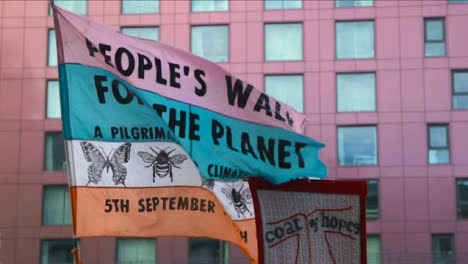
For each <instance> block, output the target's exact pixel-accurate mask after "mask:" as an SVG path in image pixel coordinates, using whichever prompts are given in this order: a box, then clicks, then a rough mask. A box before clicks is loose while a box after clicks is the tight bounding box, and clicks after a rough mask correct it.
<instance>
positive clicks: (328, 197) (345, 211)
mask: <svg viewBox="0 0 468 264" xmlns="http://www.w3.org/2000/svg"><path fill="white" fill-rule="evenodd" d="M249 183H250V187H251V192H252V196H253V202H254V207H255V212H256V216H255V220H256V224H257V234H258V235H257V241H258V249H259V256H258V259H259V263H260V264H263V263H268V264H282V263H317V264H327V263H330V264H339V263H342V264H350V263H354V264H364V263H367V261H366V259H367V258H366V214H365V212H366V194H367V183H366V182H363V181H361V182H360V181H330V180H324V181H317V180H307V179H302V180H296V181H291V182H289V183H285V184H281V185H272V184H269V183H267V182H265V181H262V180H261V179H259V178H251V179H250V180H249Z"/></svg>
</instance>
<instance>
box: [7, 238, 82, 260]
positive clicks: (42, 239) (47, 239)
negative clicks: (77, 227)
mask: <svg viewBox="0 0 468 264" xmlns="http://www.w3.org/2000/svg"><path fill="white" fill-rule="evenodd" d="M58 240H62V241H67V240H69V239H68V238H57V237H52V238H40V239H39V251H40V252H39V262H38V263H40V264H42V256H43V254H42V243H43V242H44V241H58ZM70 241H72V244H73V240H72V239H70ZM77 246H78V248H80V245H79V244H78V245H77ZM70 254H71V253H70ZM0 264H1V262H0Z"/></svg>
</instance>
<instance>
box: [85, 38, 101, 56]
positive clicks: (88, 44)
mask: <svg viewBox="0 0 468 264" xmlns="http://www.w3.org/2000/svg"><path fill="white" fill-rule="evenodd" d="M85 40H86V47H87V48H88V52H89V56H91V57H94V53H96V52H98V51H99V50H98V49H97V48H96V46H94V44H93V43H92V42H91V41H89V39H88V38H85Z"/></svg>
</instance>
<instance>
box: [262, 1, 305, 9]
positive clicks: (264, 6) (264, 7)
mask: <svg viewBox="0 0 468 264" xmlns="http://www.w3.org/2000/svg"><path fill="white" fill-rule="evenodd" d="M279 1H281V4H282V6H283V7H282V8H267V7H266V5H267V1H266V0H264V1H263V10H265V11H272V10H273V11H274V10H301V9H304V0H300V1H301V7H297V8H284V5H283V4H284V1H285V0H279Z"/></svg>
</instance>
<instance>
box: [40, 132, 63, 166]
mask: <svg viewBox="0 0 468 264" xmlns="http://www.w3.org/2000/svg"><path fill="white" fill-rule="evenodd" d="M48 134H62V137H63V138H64V140H65V135H64V134H63V131H62V130H46V131H44V133H43V135H44V137H43V143H44V144H43V149H42V153H43V160H42V171H43V172H45V173H65V172H67V169H68V168H65V169H61V170H47V168H46V159H47V155H46V150H47V149H46V144H47V142H46V141H47V135H48ZM63 144H64V146H65V147H66V145H67V143H66V142H63ZM63 152H64V156H65V162H67V153H66V151H65V148H64V149H63ZM67 166H68V164H67Z"/></svg>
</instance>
